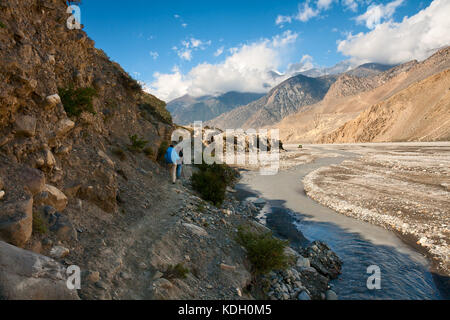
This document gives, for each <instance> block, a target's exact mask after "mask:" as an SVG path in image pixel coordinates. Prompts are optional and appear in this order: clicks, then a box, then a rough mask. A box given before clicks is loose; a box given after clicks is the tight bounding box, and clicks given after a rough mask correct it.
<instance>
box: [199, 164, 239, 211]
mask: <svg viewBox="0 0 450 320" xmlns="http://www.w3.org/2000/svg"><path fill="white" fill-rule="evenodd" d="M197 168H198V169H199V172H195V173H194V174H193V175H192V177H191V183H192V187H193V189H194V190H196V191H197V192H199V193H200V195H201V197H202V199H204V200H206V201H211V202H212V203H213V204H214V205H215V206H220V205H221V204H222V202H223V200H224V199H225V192H226V188H227V186H228V185H231V184H232V183H233V182H234V181H235V179H236V177H237V172H236V171H235V170H234V169H232V168H231V167H229V166H227V165H225V164H212V165H208V164H205V163H203V164H200V165H197Z"/></svg>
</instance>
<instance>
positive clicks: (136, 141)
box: [128, 134, 148, 152]
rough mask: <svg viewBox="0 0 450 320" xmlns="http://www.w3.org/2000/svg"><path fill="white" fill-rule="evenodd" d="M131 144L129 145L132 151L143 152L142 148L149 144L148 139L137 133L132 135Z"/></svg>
mask: <svg viewBox="0 0 450 320" xmlns="http://www.w3.org/2000/svg"><path fill="white" fill-rule="evenodd" d="M130 141H131V145H130V146H128V149H130V150H131V151H137V152H142V150H143V149H144V148H145V146H146V145H147V143H148V141H147V140H144V139H143V138H139V137H138V136H137V134H134V135H132V136H130Z"/></svg>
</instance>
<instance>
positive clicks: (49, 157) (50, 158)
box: [44, 148, 56, 168]
mask: <svg viewBox="0 0 450 320" xmlns="http://www.w3.org/2000/svg"><path fill="white" fill-rule="evenodd" d="M44 165H45V166H46V167H48V168H53V167H54V166H55V165H56V159H55V156H54V155H53V153H52V152H51V151H50V149H48V148H46V149H44Z"/></svg>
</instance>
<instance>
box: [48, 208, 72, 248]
mask: <svg viewBox="0 0 450 320" xmlns="http://www.w3.org/2000/svg"><path fill="white" fill-rule="evenodd" d="M49 223H50V224H51V225H52V226H51V228H50V230H51V231H52V232H54V233H55V235H56V237H57V238H58V240H61V241H69V240H77V239H78V235H77V231H76V230H75V228H74V227H73V225H72V223H71V222H70V220H69V219H68V218H67V217H65V216H63V215H62V214H60V213H59V212H57V213H56V214H55V215H54V216H53V217H51V218H50V219H49Z"/></svg>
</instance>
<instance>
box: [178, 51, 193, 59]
mask: <svg viewBox="0 0 450 320" xmlns="http://www.w3.org/2000/svg"><path fill="white" fill-rule="evenodd" d="M178 56H179V57H180V58H181V59H183V60H186V61H191V60H192V50H191V49H183V50H180V51H178Z"/></svg>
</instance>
